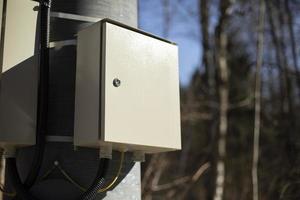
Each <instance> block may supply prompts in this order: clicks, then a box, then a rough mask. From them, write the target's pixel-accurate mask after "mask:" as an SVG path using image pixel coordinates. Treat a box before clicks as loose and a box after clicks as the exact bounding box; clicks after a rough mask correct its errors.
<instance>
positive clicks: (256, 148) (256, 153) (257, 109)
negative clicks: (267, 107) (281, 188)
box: [252, 0, 265, 200]
mask: <svg viewBox="0 0 300 200" xmlns="http://www.w3.org/2000/svg"><path fill="white" fill-rule="evenodd" d="M259 10H260V11H259V12H260V14H259V23H258V24H259V25H258V38H257V51H256V54H257V56H256V57H257V58H256V74H255V116H254V137H253V138H254V139H253V163H252V192H253V200H258V199H259V191H258V173H257V169H258V160H259V137H260V116H261V75H260V73H261V67H262V64H263V57H264V56H263V49H264V27H265V26H264V22H265V2H264V1H263V0H261V1H260V9H259Z"/></svg>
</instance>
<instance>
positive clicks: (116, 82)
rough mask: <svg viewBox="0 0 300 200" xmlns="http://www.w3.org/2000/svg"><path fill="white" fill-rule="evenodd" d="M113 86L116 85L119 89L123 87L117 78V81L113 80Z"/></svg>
mask: <svg viewBox="0 0 300 200" xmlns="http://www.w3.org/2000/svg"><path fill="white" fill-rule="evenodd" d="M113 85H114V86H115V87H119V86H120V85H121V81H120V79H118V78H115V79H114V80H113Z"/></svg>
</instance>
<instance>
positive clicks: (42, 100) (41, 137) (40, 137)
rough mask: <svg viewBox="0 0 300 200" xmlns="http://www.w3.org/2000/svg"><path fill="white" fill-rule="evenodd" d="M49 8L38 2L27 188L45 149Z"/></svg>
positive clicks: (44, 0) (45, 0)
mask: <svg viewBox="0 0 300 200" xmlns="http://www.w3.org/2000/svg"><path fill="white" fill-rule="evenodd" d="M50 6H51V0H42V1H40V55H39V89H38V90H39V91H38V108H37V110H38V112H37V127H36V145H35V151H34V157H33V161H32V164H31V168H30V172H29V173H28V175H27V178H26V180H25V182H24V185H25V186H26V187H28V188H30V187H31V186H32V185H33V184H34V183H35V181H36V179H37V177H38V174H39V171H40V167H41V164H42V161H43V154H44V149H45V138H46V131H47V116H48V82H49V35H50V34H49V30H50V29H49V16H50Z"/></svg>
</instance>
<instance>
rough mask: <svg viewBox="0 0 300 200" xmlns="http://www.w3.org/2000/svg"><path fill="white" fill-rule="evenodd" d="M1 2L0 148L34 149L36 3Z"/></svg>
mask: <svg viewBox="0 0 300 200" xmlns="http://www.w3.org/2000/svg"><path fill="white" fill-rule="evenodd" d="M4 2H6V3H4V4H3V8H4V9H3V11H4V13H3V16H2V30H1V55H0V56H1V59H0V60H1V70H0V72H1V80H0V147H6V146H11V145H12V146H25V145H34V144H35V129H36V113H37V111H36V109H37V85H38V68H37V66H38V59H37V57H36V56H35V47H36V32H37V30H36V27H37V15H38V11H37V9H36V7H37V6H38V3H37V2H34V1H28V0H7V1H4ZM2 3H3V2H2Z"/></svg>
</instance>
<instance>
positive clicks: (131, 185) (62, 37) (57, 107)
mask: <svg viewBox="0 0 300 200" xmlns="http://www.w3.org/2000/svg"><path fill="white" fill-rule="evenodd" d="M28 1H30V0H28ZM137 16H138V14H137V0H114V1H111V0H93V1H91V0H65V1H61V0H53V1H52V7H51V23H50V47H51V50H50V74H49V85H48V86H49V103H48V110H49V111H48V122H47V127H48V128H47V132H46V134H47V137H46V148H45V152H44V160H43V164H42V167H41V171H40V175H39V177H38V179H37V182H36V184H35V185H34V186H33V187H32V188H31V193H32V194H33V195H34V196H36V197H37V198H39V199H42V200H53V199H57V200H69V199H70V200H73V199H77V198H78V196H80V194H81V193H82V191H80V189H78V188H76V187H74V185H72V184H71V183H70V181H69V182H68V180H67V179H66V177H65V176H64V175H63V173H62V170H60V169H57V168H56V169H55V170H53V171H52V170H51V169H52V168H54V167H55V166H59V167H60V168H61V169H63V170H64V171H65V172H67V173H68V174H69V175H70V176H72V178H73V179H74V180H76V182H77V183H79V184H80V185H82V186H85V187H88V186H89V185H90V184H91V182H92V181H93V179H94V177H95V173H96V171H97V167H98V162H99V158H98V151H97V150H94V149H87V148H74V146H73V131H74V128H73V127H74V99H75V98H74V97H75V71H76V34H77V32H78V31H79V30H81V29H82V28H85V27H87V26H89V25H91V24H93V23H95V22H97V21H99V20H101V19H103V18H110V19H113V20H116V21H119V22H122V23H124V24H127V25H130V26H133V27H137V24H138V23H137ZM20 31H22V30H20ZM16 45H17V44H16ZM32 155H33V148H32V147H26V148H22V149H21V150H20V151H19V152H18V157H17V160H18V170H19V173H20V175H21V177H22V178H24V177H26V174H27V173H28V171H29V168H30V165H31V161H32ZM119 160H120V154H118V153H114V156H113V161H112V163H111V167H110V170H109V174H108V176H109V177H108V180H110V178H112V177H114V175H116V173H117V169H118V164H119ZM46 174H47V177H46V178H44V179H43V176H45V175H46ZM122 180H123V182H122ZM124 180H126V181H124ZM120 181H121V183H119V184H117V186H116V187H115V188H113V190H111V191H108V192H107V193H103V194H101V195H98V197H97V198H96V199H107V200H115V199H123V200H126V199H137V200H139V199H141V190H140V188H141V185H140V165H139V164H134V163H133V161H132V159H131V156H130V155H128V154H126V157H125V162H124V166H123V170H122V173H121V177H120ZM8 182H9V181H8Z"/></svg>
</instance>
